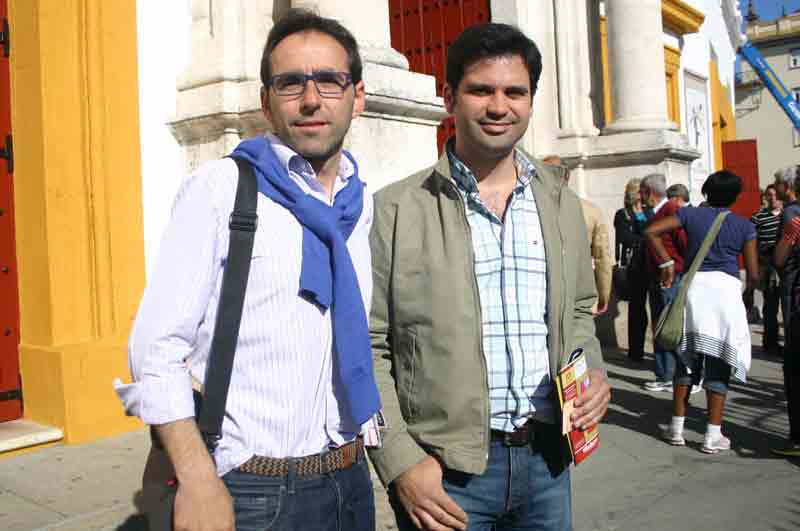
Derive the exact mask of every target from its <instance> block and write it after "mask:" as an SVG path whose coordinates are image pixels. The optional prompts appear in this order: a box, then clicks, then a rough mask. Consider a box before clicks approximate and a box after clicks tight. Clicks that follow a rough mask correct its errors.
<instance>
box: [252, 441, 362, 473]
mask: <svg viewBox="0 0 800 531" xmlns="http://www.w3.org/2000/svg"><path fill="white" fill-rule="evenodd" d="M363 460H364V439H363V438H362V437H358V438H357V439H356V440H355V441H353V442H350V443H347V444H345V445H343V446H340V447H338V448H334V449H332V450H328V451H327V452H322V453H319V454H314V455H308V456H305V457H285V458H277V457H263V456H260V455H254V456H253V457H251V458H250V459H248V460H247V462H246V463H245V464H243V465H242V466H240V467H239V470H241V471H242V472H247V473H249V474H258V475H259V476H277V477H281V476H286V475H288V474H289V467H290V465H291V464H293V465H294V468H295V471H296V472H295V473H296V474H297V475H298V476H313V475H318V474H327V473H329V472H335V471H337V470H344V469H346V468H350V467H351V466H353V465H354V464H356V463H360V462H361V461H363Z"/></svg>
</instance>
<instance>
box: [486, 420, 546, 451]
mask: <svg viewBox="0 0 800 531" xmlns="http://www.w3.org/2000/svg"><path fill="white" fill-rule="evenodd" d="M535 435H536V434H535V429H534V424H533V422H531V421H528V422H526V423H525V424H523V425H522V426H520V427H519V428H516V429H515V430H514V431H501V430H492V440H493V441H501V442H502V443H503V444H504V445H505V446H528V445H529V444H531V443H532V442H533V440H534V438H535Z"/></svg>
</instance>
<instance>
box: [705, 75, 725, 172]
mask: <svg viewBox="0 0 800 531" xmlns="http://www.w3.org/2000/svg"><path fill="white" fill-rule="evenodd" d="M708 72H709V81H710V82H709V84H710V85H711V132H712V139H713V142H714V170H715V171H717V170H721V169H722V131H721V127H722V123H721V120H720V118H721V116H720V104H719V102H720V98H721V97H722V90H721V89H722V84H721V83H720V81H719V71H718V70H717V62H716V61H715V60H714V59H712V60H711V62H710V63H709V65H708Z"/></svg>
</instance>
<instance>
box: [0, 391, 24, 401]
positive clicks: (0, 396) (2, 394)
mask: <svg viewBox="0 0 800 531" xmlns="http://www.w3.org/2000/svg"><path fill="white" fill-rule="evenodd" d="M9 400H22V389H12V390H10V391H0V402H7V401H9Z"/></svg>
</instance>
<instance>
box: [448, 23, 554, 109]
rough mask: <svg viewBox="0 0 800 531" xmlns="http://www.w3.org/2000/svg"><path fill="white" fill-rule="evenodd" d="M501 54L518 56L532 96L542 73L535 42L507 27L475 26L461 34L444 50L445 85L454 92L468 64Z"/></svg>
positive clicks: (540, 55) (512, 27)
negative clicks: (529, 82)
mask: <svg viewBox="0 0 800 531" xmlns="http://www.w3.org/2000/svg"><path fill="white" fill-rule="evenodd" d="M505 55H519V56H520V57H522V60H523V61H524V62H525V65H526V66H527V67H528V75H529V77H530V81H531V94H532V95H533V94H535V93H536V86H537V85H538V84H539V76H541V74H542V54H541V53H539V48H537V47H536V43H535V42H533V41H532V40H530V39H529V38H528V37H526V36H525V34H524V33H522V32H521V31H520V30H519V29H518V28H515V27H514V26H509V25H508V24H497V23H488V24H476V25H475V26H470V27H468V28H467V29H465V30H464V31H463V32H461V35H459V36H458V38H456V40H455V41H453V43H452V44H451V45H450V47H449V48H448V49H447V84H448V85H450V89H451V90H452V91H453V92H454V93H455V91H456V89H457V88H458V85H459V83H461V80H462V79H464V71H465V70H466V69H467V67H468V66H469V65H471V64H473V63H475V62H476V61H480V60H481V59H486V58H489V57H502V56H505Z"/></svg>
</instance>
